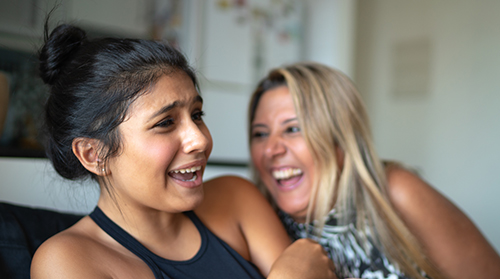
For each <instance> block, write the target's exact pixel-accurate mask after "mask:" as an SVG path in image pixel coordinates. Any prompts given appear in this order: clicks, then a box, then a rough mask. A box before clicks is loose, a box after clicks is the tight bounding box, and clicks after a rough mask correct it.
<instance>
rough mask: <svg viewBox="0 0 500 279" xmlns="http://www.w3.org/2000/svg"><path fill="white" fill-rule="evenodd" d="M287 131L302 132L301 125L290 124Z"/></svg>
mask: <svg viewBox="0 0 500 279" xmlns="http://www.w3.org/2000/svg"><path fill="white" fill-rule="evenodd" d="M286 132H287V133H289V134H293V133H300V127H299V126H290V127H288V128H286Z"/></svg>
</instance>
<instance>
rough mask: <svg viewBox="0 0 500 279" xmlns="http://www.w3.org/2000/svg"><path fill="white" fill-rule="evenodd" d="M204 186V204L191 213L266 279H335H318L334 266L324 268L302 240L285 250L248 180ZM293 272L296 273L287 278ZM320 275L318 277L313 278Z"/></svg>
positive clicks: (320, 255)
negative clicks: (195, 214)
mask: <svg viewBox="0 0 500 279" xmlns="http://www.w3.org/2000/svg"><path fill="white" fill-rule="evenodd" d="M204 184H205V186H204V187H205V199H204V201H203V203H202V205H200V207H199V208H198V209H197V210H196V213H197V214H198V216H199V217H200V219H202V221H203V222H204V224H205V225H206V226H207V227H209V228H210V230H212V232H214V233H215V234H216V235H217V236H219V237H220V238H221V239H222V240H224V241H225V242H226V243H228V244H229V245H230V246H231V247H233V249H235V250H236V251H237V252H238V253H240V255H242V256H243V257H244V258H245V259H247V260H250V261H251V262H253V263H254V264H255V265H256V266H257V267H258V268H259V269H260V271H261V273H262V274H263V275H265V276H267V275H269V277H268V278H334V277H322V276H325V274H332V275H333V271H332V269H331V267H332V266H333V263H331V266H330V265H329V264H328V262H331V261H330V260H329V259H328V257H327V256H326V253H325V252H324V251H323V249H322V247H321V246H320V245H319V244H315V243H312V241H308V240H303V241H298V242H295V243H294V244H293V245H292V246H290V247H289V248H288V249H287V247H288V246H289V245H290V239H289V237H288V235H287V234H286V231H285V229H284V227H283V225H282V224H281V222H280V220H279V218H278V216H277V215H276V213H275V212H274V210H273V209H272V207H271V206H270V205H269V203H268V202H267V200H266V199H265V198H264V196H263V195H262V194H261V193H260V192H259V191H258V189H257V188H256V187H255V186H254V185H253V184H251V183H250V182H249V181H247V180H245V179H242V178H238V177H220V178H216V179H213V180H210V181H208V182H205V183H204ZM234 224H236V226H234ZM285 249H286V250H285ZM283 251H285V252H284V253H283ZM282 253H283V255H282ZM278 258H279V259H278ZM275 262H276V263H275ZM273 264H275V265H273ZM271 267H272V270H271ZM312 267H314V269H311V268H312ZM293 270H295V272H294V273H291V271H293ZM328 271H330V273H328ZM319 273H321V276H318V275H317V274H319Z"/></svg>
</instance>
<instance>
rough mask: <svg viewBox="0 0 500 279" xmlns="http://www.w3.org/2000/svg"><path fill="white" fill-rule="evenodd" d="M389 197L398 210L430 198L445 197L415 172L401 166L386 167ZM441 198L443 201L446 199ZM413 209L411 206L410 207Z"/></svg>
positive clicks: (418, 206) (418, 204)
mask: <svg viewBox="0 0 500 279" xmlns="http://www.w3.org/2000/svg"><path fill="white" fill-rule="evenodd" d="M386 175H387V183H388V187H389V189H388V190H389V198H390V200H391V203H392V204H393V206H394V207H395V208H396V209H397V210H404V209H407V208H408V207H413V206H417V210H418V208H420V205H422V202H426V201H429V199H438V201H439V200H441V199H444V197H443V196H442V195H441V194H440V193H439V192H438V191H436V190H435V189H434V188H433V187H431V186H430V185H429V184H428V183H427V182H425V181H424V180H423V179H422V178H420V177H419V176H418V175H417V174H415V173H414V172H412V171H410V170H408V169H406V168H404V167H402V166H399V165H389V166H388V167H386ZM445 200H446V199H444V200H441V201H445ZM408 209H411V208H408Z"/></svg>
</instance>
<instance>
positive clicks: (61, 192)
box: [0, 157, 250, 214]
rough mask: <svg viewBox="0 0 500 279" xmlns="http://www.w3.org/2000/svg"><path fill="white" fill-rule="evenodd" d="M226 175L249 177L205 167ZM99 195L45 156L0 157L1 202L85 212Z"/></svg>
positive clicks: (211, 172)
mask: <svg viewBox="0 0 500 279" xmlns="http://www.w3.org/2000/svg"><path fill="white" fill-rule="evenodd" d="M228 174H230V175H236V176H241V177H244V178H247V179H249V177H250V176H249V173H248V170H247V168H241V167H219V166H207V167H206V169H205V173H204V175H203V178H204V180H208V179H211V178H214V177H216V176H220V175H228ZM98 198H99V187H98V185H97V183H95V182H93V181H91V180H87V181H83V182H75V181H70V180H67V179H63V178H62V177H61V176H59V175H58V174H57V173H56V171H55V170H54V168H53V167H52V165H51V164H50V162H49V160H47V159H29V158H1V157H0V201H4V202H10V203H15V204H20V205H25V206H32V207H41V208H49V209H55V210H60V211H66V212H77V213H85V214H86V213H89V212H90V211H91V210H92V209H93V208H94V207H95V206H96V204H97V200H98Z"/></svg>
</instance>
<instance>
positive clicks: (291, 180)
mask: <svg viewBox="0 0 500 279" xmlns="http://www.w3.org/2000/svg"><path fill="white" fill-rule="evenodd" d="M302 174H303V173H302V170H301V169H298V168H286V169H280V170H275V171H273V172H272V175H273V178H274V179H276V181H278V184H280V185H281V186H285V187H286V186H292V185H294V184H295V183H297V182H298V181H299V180H300V179H301V178H302Z"/></svg>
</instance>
